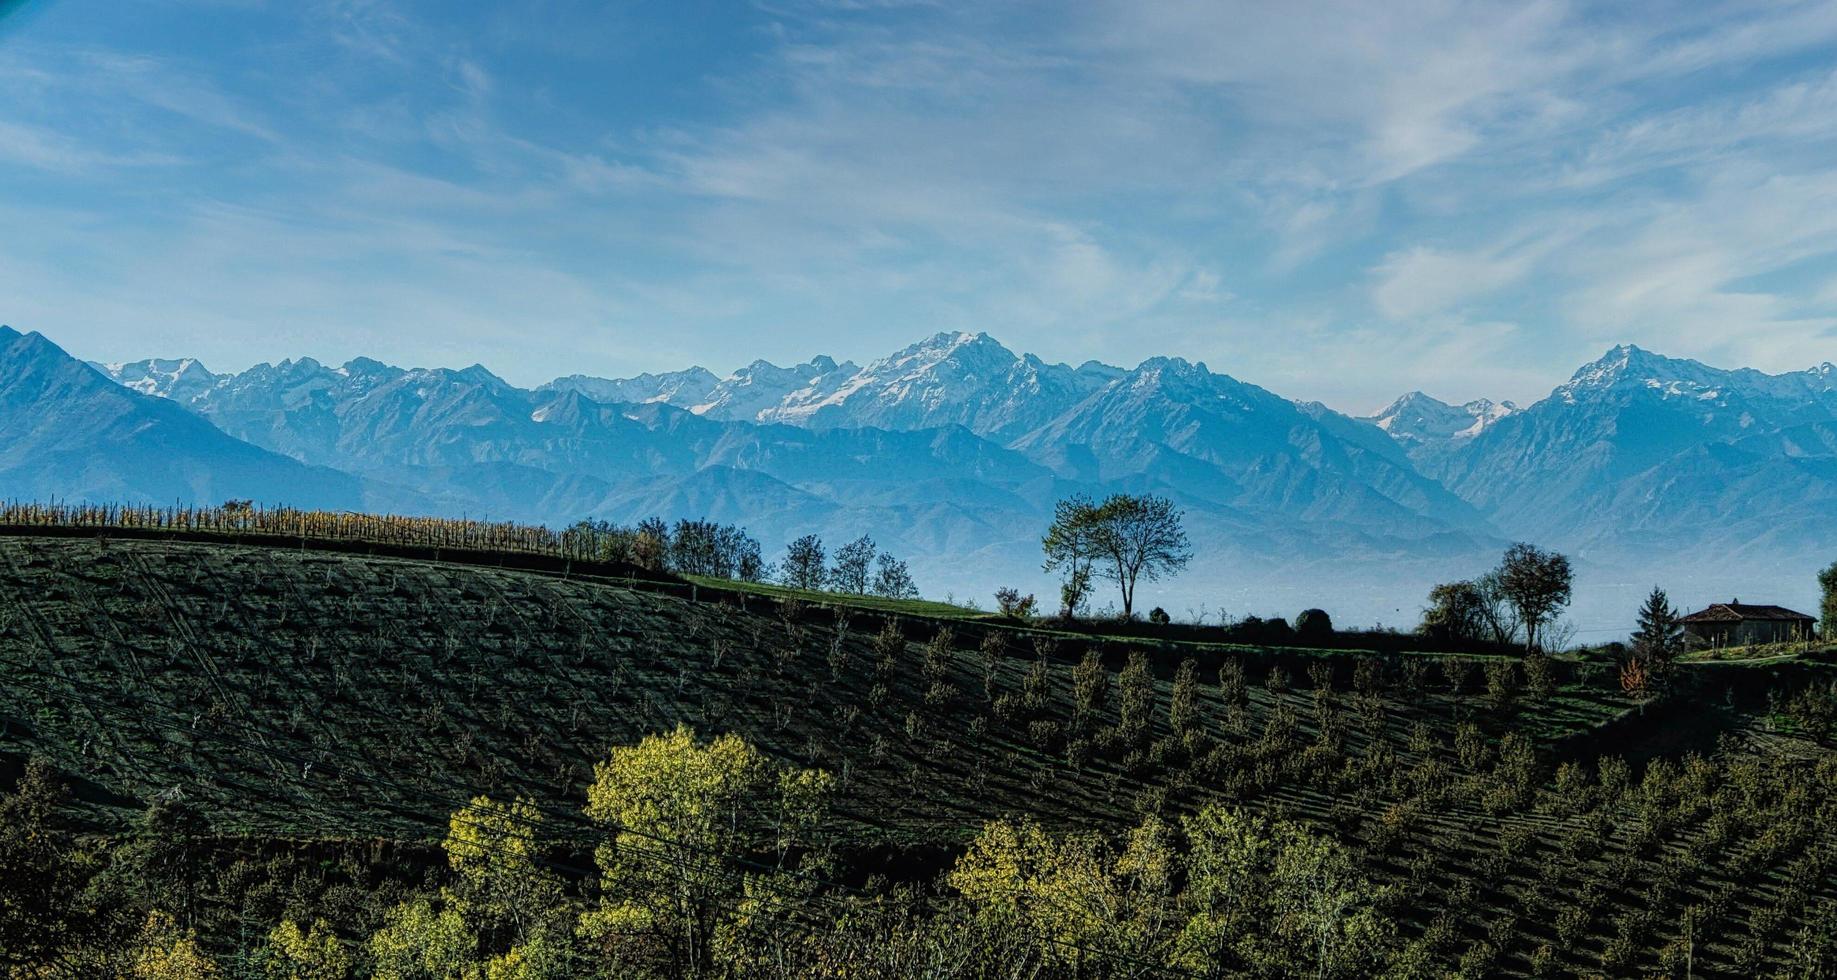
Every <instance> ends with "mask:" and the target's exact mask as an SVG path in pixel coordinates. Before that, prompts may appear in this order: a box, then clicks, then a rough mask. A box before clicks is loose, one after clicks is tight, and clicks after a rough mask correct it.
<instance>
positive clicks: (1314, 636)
mask: <svg viewBox="0 0 1837 980" xmlns="http://www.w3.org/2000/svg"><path fill="white" fill-rule="evenodd" d="M1295 635H1296V636H1298V637H1300V638H1301V639H1302V640H1304V641H1306V642H1308V643H1321V642H1324V641H1326V640H1331V639H1333V617H1332V616H1329V615H1327V611H1326V610H1325V609H1304V610H1302V611H1301V615H1299V616H1296V617H1295Z"/></svg>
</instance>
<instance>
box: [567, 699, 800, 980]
mask: <svg viewBox="0 0 1837 980" xmlns="http://www.w3.org/2000/svg"><path fill="white" fill-rule="evenodd" d="M834 785H835V784H834V780H833V778H831V777H830V775H829V774H828V773H827V772H824V771H822V770H812V769H796V768H792V767H787V766H783V765H780V764H778V763H775V762H773V761H772V760H771V759H769V758H767V757H766V756H765V755H764V754H762V753H761V752H760V751H759V750H758V749H756V748H754V747H753V746H752V745H751V744H749V743H748V742H747V741H746V740H745V739H743V738H740V737H739V736H737V735H722V736H719V737H717V738H714V739H711V740H708V741H702V740H700V739H698V738H696V735H695V732H694V731H693V730H691V729H690V728H688V727H687V726H678V727H677V728H676V730H675V731H673V732H671V733H669V734H667V735H652V736H647V737H646V738H644V739H643V740H642V741H641V742H639V743H638V744H637V745H635V746H621V747H618V748H614V749H613V750H612V752H611V754H610V756H609V757H608V758H607V760H606V761H605V762H602V763H600V764H598V765H597V766H595V767H594V781H593V785H592V786H591V787H590V788H589V789H588V790H587V808H586V812H587V816H588V817H590V818H591V819H593V820H594V821H596V822H598V823H600V824H603V825H605V826H606V827H607V828H608V829H609V830H610V831H611V837H610V839H608V840H607V841H606V842H605V843H604V844H602V845H601V846H600V847H599V848H598V849H597V850H596V852H595V854H594V860H595V862H596V863H597V864H598V865H599V867H600V870H601V873H602V880H601V893H602V899H601V903H600V905H599V907H598V908H595V909H593V910H591V911H589V912H587V913H586V914H584V915H583V916H582V917H581V920H580V924H579V933H580V935H581V936H583V937H585V938H586V939H588V940H589V941H591V942H592V943H593V944H594V945H595V947H596V948H597V949H598V950H599V951H600V955H601V956H602V957H604V958H606V959H607V961H608V962H609V964H613V965H617V966H619V967H620V968H621V969H623V970H624V971H626V972H628V973H637V972H643V971H653V972H656V973H659V974H664V975H671V976H680V975H684V974H694V973H701V972H703V971H705V970H707V969H708V968H709V967H710V966H711V964H713V963H715V962H717V961H718V962H720V963H722V964H723V968H724V969H727V970H729V971H730V972H734V971H737V972H742V973H744V972H746V970H745V966H744V964H743V963H741V962H740V961H741V960H744V959H746V958H747V957H750V956H755V955H761V954H762V953H763V952H764V951H767V950H768V949H769V948H770V946H771V945H772V944H773V943H775V942H778V941H780V939H781V938H782V937H781V931H780V930H775V929H773V928H772V925H773V922H774V919H775V917H776V916H777V915H781V914H782V911H783V910H784V909H785V908H786V907H787V906H788V905H792V904H795V903H796V902H797V901H798V900H800V899H802V898H803V897H804V896H806V895H807V894H808V893H809V892H810V891H811V890H812V889H813V888H814V885H813V884H812V882H811V880H810V878H809V877H808V875H807V874H800V873H798V872H800V871H803V872H808V871H809V870H810V869H811V868H813V867H815V866H817V864H818V863H820V860H821V852H822V848H823V845H824V841H823V840H822V834H821V829H822V825H823V822H824V820H825V819H826V817H827V814H828V808H829V801H830V797H831V795H832V794H833V792H834Z"/></svg>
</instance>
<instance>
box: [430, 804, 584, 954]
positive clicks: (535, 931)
mask: <svg viewBox="0 0 1837 980" xmlns="http://www.w3.org/2000/svg"><path fill="white" fill-rule="evenodd" d="M541 824H542V814H541V812H540V811H538V810H537V809H536V806H535V804H533V803H531V802H530V801H528V800H525V799H522V798H520V797H519V798H518V799H516V800H514V801H512V802H510V803H499V802H496V801H494V800H492V799H491V798H490V797H488V796H480V797H477V798H475V799H473V800H472V802H471V803H469V804H468V805H466V806H464V807H461V808H460V809H458V810H455V811H454V812H453V816H452V818H451V819H450V820H449V821H448V823H447V836H446V840H445V841H444V842H443V843H442V847H443V848H444V849H445V850H446V854H447V864H448V866H449V867H450V868H451V869H452V871H453V884H452V885H451V887H449V888H447V889H445V890H444V891H443V892H442V897H443V899H444V900H445V903H446V905H447V906H449V907H451V908H452V909H454V910H455V911H457V912H459V914H460V915H461V916H462V917H463V918H464V919H465V921H466V923H467V925H468V926H469V927H470V928H472V929H473V931H474V932H476V933H478V934H479V936H480V938H481V940H482V941H483V945H484V946H485V947H486V948H487V949H493V950H496V949H507V948H514V947H516V946H519V945H522V944H524V943H526V942H528V941H530V940H531V939H533V938H535V937H537V936H539V935H541V934H542V933H544V932H546V931H549V929H548V928H545V927H550V928H552V924H551V923H549V922H548V921H547V920H549V919H550V918H552V917H553V915H554V913H555V910H556V909H557V907H558V906H559V905H560V904H561V894H562V890H561V882H560V880H559V879H557V878H556V877H555V876H554V875H553V874H551V873H549V872H547V871H545V870H543V869H542V868H540V867H538V866H537V864H536V861H537V858H538V856H539V855H538V853H537V847H538V845H537V842H536V832H537V830H538V828H539V827H540V826H541Z"/></svg>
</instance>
